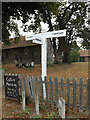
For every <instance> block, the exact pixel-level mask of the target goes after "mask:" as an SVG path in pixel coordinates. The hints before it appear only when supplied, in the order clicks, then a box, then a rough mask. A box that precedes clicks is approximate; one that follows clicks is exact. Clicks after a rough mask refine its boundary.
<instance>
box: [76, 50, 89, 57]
mask: <svg viewBox="0 0 90 120" xmlns="http://www.w3.org/2000/svg"><path fill="white" fill-rule="evenodd" d="M78 52H79V53H80V56H81V57H84V56H90V49H88V50H79V51H78Z"/></svg>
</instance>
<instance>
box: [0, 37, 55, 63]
mask: <svg viewBox="0 0 90 120" xmlns="http://www.w3.org/2000/svg"><path fill="white" fill-rule="evenodd" d="M47 49H48V50H47V51H48V56H47V58H48V62H49V63H51V62H53V49H52V48H51V45H50V41H48V45H47ZM15 61H18V63H20V62H22V63H30V62H32V61H33V62H34V63H35V64H40V63H41V45H40V44H35V43H33V42H32V41H26V40H25V36H21V37H20V39H18V42H15V39H12V40H11V41H10V45H5V44H3V45H2V63H3V64H9V63H13V64H14V63H15Z"/></svg>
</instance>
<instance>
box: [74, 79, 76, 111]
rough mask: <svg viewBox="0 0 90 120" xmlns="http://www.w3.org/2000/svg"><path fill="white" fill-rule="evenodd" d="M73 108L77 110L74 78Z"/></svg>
mask: <svg viewBox="0 0 90 120" xmlns="http://www.w3.org/2000/svg"><path fill="white" fill-rule="evenodd" d="M73 110H74V112H75V111H76V79H75V78H73Z"/></svg>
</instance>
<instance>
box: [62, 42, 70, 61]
mask: <svg viewBox="0 0 90 120" xmlns="http://www.w3.org/2000/svg"><path fill="white" fill-rule="evenodd" d="M70 50H71V45H70V44H69V45H67V47H66V49H64V58H63V63H71V60H70Z"/></svg>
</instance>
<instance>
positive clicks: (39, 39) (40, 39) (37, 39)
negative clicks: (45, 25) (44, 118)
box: [26, 29, 66, 98]
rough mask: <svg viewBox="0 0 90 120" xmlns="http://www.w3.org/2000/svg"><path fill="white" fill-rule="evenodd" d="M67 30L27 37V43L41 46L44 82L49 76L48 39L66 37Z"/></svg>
mask: <svg viewBox="0 0 90 120" xmlns="http://www.w3.org/2000/svg"><path fill="white" fill-rule="evenodd" d="M65 36H66V29H64V30H57V31H49V32H45V33H39V34H33V35H27V36H26V41H28V40H32V42H33V43H37V44H41V65H42V80H43V81H44V77H45V76H47V38H56V37H65ZM43 93H44V98H46V92H45V84H44V83H43Z"/></svg>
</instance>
